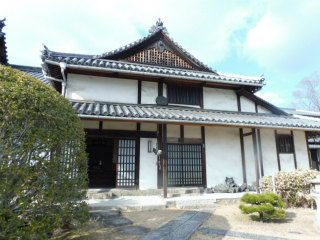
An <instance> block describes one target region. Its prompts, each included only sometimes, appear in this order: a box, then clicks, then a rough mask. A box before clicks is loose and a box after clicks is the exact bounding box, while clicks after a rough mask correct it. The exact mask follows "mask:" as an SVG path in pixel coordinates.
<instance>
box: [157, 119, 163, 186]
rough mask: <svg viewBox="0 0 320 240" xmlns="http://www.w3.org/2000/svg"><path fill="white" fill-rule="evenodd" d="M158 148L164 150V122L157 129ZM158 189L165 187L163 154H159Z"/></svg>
mask: <svg viewBox="0 0 320 240" xmlns="http://www.w3.org/2000/svg"><path fill="white" fill-rule="evenodd" d="M157 136H158V139H157V149H160V150H163V147H162V146H163V144H162V124H158V130H157ZM157 160H158V171H157V172H158V189H160V188H162V187H163V173H162V172H163V171H162V170H163V154H161V155H160V156H158V159H157Z"/></svg>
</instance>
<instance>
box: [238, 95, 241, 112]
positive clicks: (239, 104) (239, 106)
mask: <svg viewBox="0 0 320 240" xmlns="http://www.w3.org/2000/svg"><path fill="white" fill-rule="evenodd" d="M237 105H238V112H241V99H240V94H239V93H237Z"/></svg>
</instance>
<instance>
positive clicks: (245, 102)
mask: <svg viewBox="0 0 320 240" xmlns="http://www.w3.org/2000/svg"><path fill="white" fill-rule="evenodd" d="M240 103H241V111H242V112H256V105H255V103H254V102H253V101H251V100H250V99H248V98H246V97H244V96H241V97H240Z"/></svg>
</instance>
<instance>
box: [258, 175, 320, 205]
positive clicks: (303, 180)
mask: <svg viewBox="0 0 320 240" xmlns="http://www.w3.org/2000/svg"><path fill="white" fill-rule="evenodd" d="M319 174H320V172H319V171H317V170H302V169H297V170H294V171H280V172H277V173H275V174H274V180H275V188H276V193H277V194H279V195H280V196H281V198H282V199H283V201H284V202H285V203H286V204H287V205H288V206H289V207H312V206H315V203H314V200H313V199H312V197H310V188H311V183H310V180H312V179H314V178H316V176H317V175H319ZM261 189H262V191H263V192H272V191H273V183H272V175H268V176H264V177H263V178H262V179H261Z"/></svg>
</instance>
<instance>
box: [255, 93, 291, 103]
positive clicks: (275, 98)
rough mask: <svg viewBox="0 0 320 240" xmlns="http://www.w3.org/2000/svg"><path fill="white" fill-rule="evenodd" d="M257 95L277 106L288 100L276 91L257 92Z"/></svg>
mask: <svg viewBox="0 0 320 240" xmlns="http://www.w3.org/2000/svg"><path fill="white" fill-rule="evenodd" d="M256 95H257V96H258V97H261V98H262V99H264V100H266V101H267V102H270V103H272V104H274V105H276V106H280V105H282V104H284V103H285V102H286V100H285V99H284V98H282V97H281V96H280V94H278V93H275V92H257V93H256Z"/></svg>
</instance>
